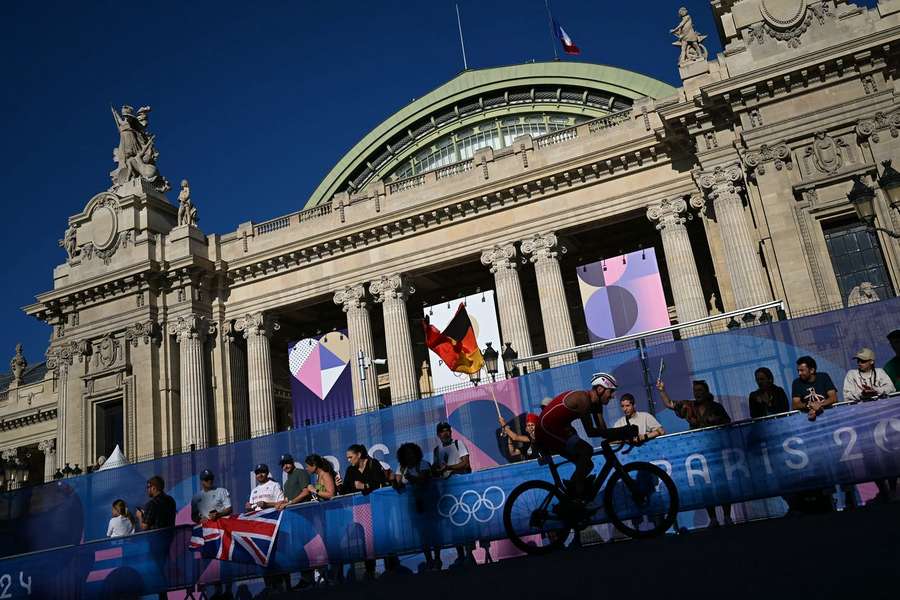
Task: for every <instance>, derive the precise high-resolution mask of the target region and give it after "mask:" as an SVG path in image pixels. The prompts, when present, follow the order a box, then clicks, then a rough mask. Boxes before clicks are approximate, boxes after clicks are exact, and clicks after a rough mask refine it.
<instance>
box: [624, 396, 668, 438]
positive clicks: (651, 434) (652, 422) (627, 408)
mask: <svg viewBox="0 0 900 600" xmlns="http://www.w3.org/2000/svg"><path fill="white" fill-rule="evenodd" d="M619 405H620V406H621V407H622V414H623V416H622V418H620V419H619V420H618V421H616V422H615V423H613V427H625V425H627V424H629V423H630V424H631V425H636V426H637V428H638V437H637V441H638V442H646V441H647V440H652V439H653V438H655V437H659V436H661V435H665V433H666V430H665V429H663V426H662V425H660V423H659V421H657V420H656V417H654V416H653V415H651V414H650V413H646V412H640V411H638V410H636V409H635V407H634V396H632V395H631V394H622V398H621V400H619Z"/></svg>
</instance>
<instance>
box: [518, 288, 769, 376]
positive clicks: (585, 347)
mask: <svg viewBox="0 0 900 600" xmlns="http://www.w3.org/2000/svg"><path fill="white" fill-rule="evenodd" d="M773 309H774V310H775V311H777V316H778V318H779V319H781V318H782V317H781V316H780V315H781V314H783V311H784V300H773V301H772V302H766V303H765V304H759V305H757V306H749V307H747V308H742V309H740V310H732V311H729V312H725V313H720V314H718V315H710V316H708V317H704V318H702V319H696V320H694V321H688V322H687V323H678V324H675V325H669V326H668V327H660V328H659V329H653V330H650V331H644V332H642V333H634V334H631V335H624V336H621V337H617V338H612V339H609V340H603V341H600V342H592V343H590V344H582V345H580V346H573V347H572V348H565V349H563V350H554V351H552V352H544V353H541V354H533V355H531V356H525V357H521V358H516V359H513V360H511V361H509V362H510V364H511V365H513V366H516V367H523V366H527V365H533V364H534V363H544V362H545V361H547V362H549V363H550V365H552V366H558V365H561V364H568V363H571V362H577V361H578V358H577V357H578V356H579V355H588V357H593V355H594V352H595V351H597V350H602V349H604V348H608V347H609V346H616V345H619V344H623V343H626V342H632V341H634V342H640V341H641V340H646V339H647V338H654V337H657V336H663V335H665V334H667V333H676V332H682V333H685V332H686V333H688V335H703V334H706V333H713V332H714V331H715V330H714V329H713V328H712V327H710V325H712V324H715V323H717V322H721V321H724V320H726V319H727V320H729V325H726V328H728V329H733V328H736V327H740V326H741V323H743V325H744V326H748V325H756V324H762V323H768V322H770V321H773V320H774V319H773V317H772V315H771V314H769V312H768V311H770V310H773ZM763 315H765V316H763ZM738 318H740V320H741V322H740V323H739V322H738V321H737V319H738ZM571 357H575V360H566V359H567V358H571ZM560 359H561V360H560ZM525 372H527V369H525Z"/></svg>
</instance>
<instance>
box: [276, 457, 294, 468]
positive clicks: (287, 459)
mask: <svg viewBox="0 0 900 600" xmlns="http://www.w3.org/2000/svg"><path fill="white" fill-rule="evenodd" d="M278 464H279V465H281V466H282V467H283V466H284V465H292V464H294V457H293V456H291V455H290V454H282V455H281V460H280V461H278Z"/></svg>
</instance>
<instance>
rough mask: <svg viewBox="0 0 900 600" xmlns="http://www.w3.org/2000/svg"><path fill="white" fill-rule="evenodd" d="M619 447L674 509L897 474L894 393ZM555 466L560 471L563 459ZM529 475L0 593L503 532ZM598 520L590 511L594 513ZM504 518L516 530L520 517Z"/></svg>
mask: <svg viewBox="0 0 900 600" xmlns="http://www.w3.org/2000/svg"><path fill="white" fill-rule="evenodd" d="M620 457H621V460H622V462H623V463H628V462H632V461H649V462H653V463H655V464H657V465H659V466H661V467H662V468H663V469H665V470H666V471H667V472H669V473H670V474H671V476H672V478H673V480H674V481H675V483H676V485H677V487H678V491H679V496H680V501H681V508H682V510H693V509H700V508H703V507H706V506H710V505H715V504H723V503H735V502H741V501H747V500H753V499H758V498H766V497H771V496H779V495H788V494H792V493H795V492H800V491H804V490H810V489H819V488H828V487H833V486H834V485H835V484H850V483H857V482H864V481H871V480H875V479H881V478H884V477H888V476H895V475H897V474H898V473H900V398H891V399H885V400H878V401H874V402H867V403H862V404H851V405H840V406H837V407H835V408H833V409H830V410H828V411H826V412H825V413H824V414H823V415H822V416H821V417H819V419H817V420H816V421H814V422H810V421H809V420H808V419H807V418H806V415H804V414H801V413H788V414H785V415H782V416H777V417H771V418H766V419H761V420H756V421H748V422H741V423H735V424H732V425H729V426H724V427H719V428H711V429H706V430H699V431H693V432H687V433H683V434H676V435H668V436H664V437H661V438H658V439H656V440H653V441H652V442H649V443H647V444H645V445H643V446H641V447H639V448H635V449H634V450H633V451H631V452H630V453H629V454H627V455H620ZM602 461H603V459H602V458H601V457H597V459H596V463H597V465H596V466H598V467H599V466H600V464H601V463H602ZM560 472H561V474H562V475H563V476H564V477H567V476H569V474H570V473H571V465H568V464H566V465H563V466H562V467H561V468H560ZM530 479H543V480H547V481H549V480H550V474H549V469H548V468H547V467H546V466H542V465H539V464H538V463H537V462H536V461H528V462H524V463H518V464H514V465H508V466H503V467H499V468H490V469H485V470H482V471H479V472H476V473H472V474H470V475H461V476H455V477H451V478H449V479H446V480H437V481H434V482H432V483H431V484H430V485H427V486H424V487H413V486H408V487H405V488H402V489H400V490H395V489H393V488H383V489H380V490H377V491H375V492H373V493H371V494H369V495H368V496H363V495H360V494H354V495H351V496H344V497H339V498H337V499H335V500H332V501H330V502H318V503H309V504H305V505H302V506H299V507H297V508H292V509H289V510H287V511H285V513H284V516H283V518H282V522H281V528H280V531H279V533H278V536H277V538H276V542H275V548H274V550H273V551H272V554H271V558H270V564H269V567H268V568H267V569H262V568H260V567H256V566H255V565H245V564H239V563H233V562H223V561H217V560H209V559H202V558H201V557H200V553H196V552H194V551H192V550H190V548H189V541H190V533H191V531H190V528H189V527H181V528H176V529H175V530H169V531H161V532H151V533H146V534H139V535H135V536H130V537H126V538H118V539H115V540H103V541H99V542H92V543H87V544H82V545H75V546H70V547H66V548H60V549H57V550H48V551H45V552H38V553H34V554H30V555H23V556H18V557H12V558H8V559H4V560H0V587H2V585H3V582H4V581H6V579H5V577H6V576H7V575H8V576H9V582H11V583H10V586H11V587H10V588H9V589H10V590H11V591H10V593H11V594H12V595H11V596H9V597H25V596H26V595H27V590H28V588H27V586H26V585H25V584H28V585H30V586H31V597H39V598H40V597H46V598H102V597H118V596H116V595H112V596H110V595H108V594H110V593H111V592H110V590H113V591H115V593H116V594H120V595H122V594H124V593H125V592H126V591H130V590H140V592H141V593H145V594H146V593H152V592H154V591H159V590H164V589H177V588H179V587H180V588H182V589H183V588H185V587H188V586H190V585H191V584H193V583H195V582H199V583H204V582H209V583H212V582H216V581H233V580H236V579H241V578H247V577H252V576H260V575H262V574H265V573H267V572H269V573H271V572H294V571H297V570H300V569H304V568H308V567H311V566H320V565H325V564H329V563H331V564H333V563H347V562H352V561H358V560H363V559H367V558H376V557H381V556H385V555H388V554H403V553H410V552H416V551H420V550H421V549H422V548H425V547H445V546H452V545H456V544H460V543H464V542H468V541H472V540H478V539H502V538H505V537H506V533H505V529H504V526H503V521H502V513H503V506H504V505H505V503H506V499H507V498H508V497H509V495H510V493H511V492H512V490H513V489H514V488H515V487H516V486H517V485H519V484H520V483H522V482H523V481H527V480H530ZM60 485H61V486H65V485H68V483H67V482H63V483H62V484H60ZM595 502H599V500H595ZM604 518H605V515H604V514H603V513H602V511H601V512H599V513H598V515H597V521H598V522H601V521H603V520H604ZM514 526H516V527H517V528H518V529H519V530H520V531H525V523H514ZM20 580H21V583H19V582H20ZM123 586H125V587H123Z"/></svg>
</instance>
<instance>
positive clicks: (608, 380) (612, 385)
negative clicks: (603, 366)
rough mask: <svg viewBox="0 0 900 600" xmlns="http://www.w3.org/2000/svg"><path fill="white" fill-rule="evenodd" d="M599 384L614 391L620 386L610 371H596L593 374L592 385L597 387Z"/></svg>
mask: <svg viewBox="0 0 900 600" xmlns="http://www.w3.org/2000/svg"><path fill="white" fill-rule="evenodd" d="M598 385H599V386H601V387H605V388H606V389H608V390H613V391H615V390H616V388H617V387H619V383H618V382H617V381H616V378H615V377H613V376H612V375H610V374H609V373H594V374H593V375H591V387H592V388H593V387H597V386H598Z"/></svg>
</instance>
